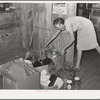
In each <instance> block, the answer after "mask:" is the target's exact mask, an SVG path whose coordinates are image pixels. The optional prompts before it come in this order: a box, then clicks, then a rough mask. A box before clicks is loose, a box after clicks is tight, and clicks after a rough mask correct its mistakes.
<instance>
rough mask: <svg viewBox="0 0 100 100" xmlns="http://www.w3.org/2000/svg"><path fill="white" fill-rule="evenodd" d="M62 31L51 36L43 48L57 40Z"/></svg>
mask: <svg viewBox="0 0 100 100" xmlns="http://www.w3.org/2000/svg"><path fill="white" fill-rule="evenodd" d="M61 31H62V30H58V31H57V32H56V33H55V34H53V35H52V37H51V38H50V40H49V41H48V42H47V44H46V45H45V47H47V46H49V44H50V43H51V42H52V41H53V40H54V39H55V38H57V36H58V35H59V34H60V33H61Z"/></svg>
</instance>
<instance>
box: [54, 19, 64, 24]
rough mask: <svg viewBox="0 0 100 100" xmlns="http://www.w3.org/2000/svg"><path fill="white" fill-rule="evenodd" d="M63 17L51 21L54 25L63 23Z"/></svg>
mask: <svg viewBox="0 0 100 100" xmlns="http://www.w3.org/2000/svg"><path fill="white" fill-rule="evenodd" d="M64 22H65V21H64V19H63V18H57V19H55V20H54V21H53V25H56V24H64Z"/></svg>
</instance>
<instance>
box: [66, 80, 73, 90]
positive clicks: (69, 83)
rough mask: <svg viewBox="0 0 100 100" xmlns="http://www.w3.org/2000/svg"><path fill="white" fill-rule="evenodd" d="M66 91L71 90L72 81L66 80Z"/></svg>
mask: <svg viewBox="0 0 100 100" xmlns="http://www.w3.org/2000/svg"><path fill="white" fill-rule="evenodd" d="M67 89H68V90H71V89H72V80H67Z"/></svg>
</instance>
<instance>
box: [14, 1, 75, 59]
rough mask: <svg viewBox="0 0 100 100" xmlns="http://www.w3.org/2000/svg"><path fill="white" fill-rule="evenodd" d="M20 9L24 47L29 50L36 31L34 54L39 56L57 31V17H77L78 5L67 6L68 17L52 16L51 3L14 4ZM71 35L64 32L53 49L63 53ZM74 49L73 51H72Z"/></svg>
mask: <svg viewBox="0 0 100 100" xmlns="http://www.w3.org/2000/svg"><path fill="white" fill-rule="evenodd" d="M14 5H15V6H16V7H17V8H18V9H20V10H21V16H22V17H21V24H22V26H21V29H22V41H23V46H24V47H25V48H28V46H29V41H30V38H31V34H32V31H34V36H33V52H35V53H37V54H39V51H40V49H41V48H42V47H43V46H44V45H45V44H46V42H47V41H48V40H49V39H50V37H51V36H52V34H54V33H55V32H56V31H57V30H55V29H54V27H53V24H52V22H53V20H54V19H55V18H57V17H59V16H60V17H63V18H66V17H70V16H73V15H76V9H75V8H76V4H74V3H73V4H67V12H68V15H66V16H62V15H58V14H52V13H51V12H52V4H50V3H38V4H37V3H27V4H25V3H21V4H19V3H18V4H14ZM36 13H37V14H38V16H37V20H36V27H35V30H33V25H34V20H35V16H36ZM68 37H69V35H68V34H66V33H65V32H63V33H62V34H60V36H59V37H58V38H57V39H56V40H55V41H54V42H53V43H52V44H51V47H52V48H56V49H57V50H58V51H61V50H62V48H63V47H64V46H65V45H66V44H67V43H68V42H69V39H70V38H68ZM71 49H72V50H71ZM71 49H70V50H69V54H68V55H69V56H68V57H67V58H68V59H69V57H72V58H71V61H73V50H74V49H73V48H71ZM70 54H71V55H72V56H71V55H70Z"/></svg>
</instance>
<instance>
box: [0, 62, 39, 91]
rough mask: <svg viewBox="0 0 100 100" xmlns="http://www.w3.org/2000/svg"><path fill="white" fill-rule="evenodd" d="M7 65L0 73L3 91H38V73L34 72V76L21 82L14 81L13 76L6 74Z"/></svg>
mask: <svg viewBox="0 0 100 100" xmlns="http://www.w3.org/2000/svg"><path fill="white" fill-rule="evenodd" d="M7 66H9V63H8V64H4V65H3V66H2V67H1V69H0V73H1V74H2V75H3V89H40V73H39V72H37V71H35V73H34V74H31V75H30V76H27V77H26V78H25V79H23V80H22V81H18V82H17V81H16V80H15V79H14V78H13V76H11V75H10V74H9V73H7V71H6V68H7Z"/></svg>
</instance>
